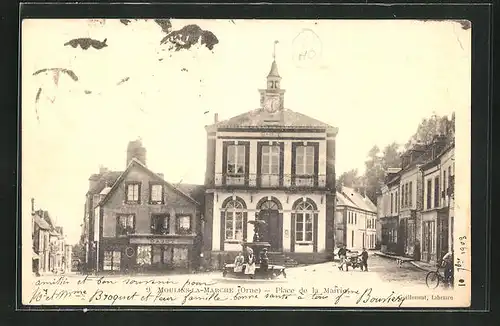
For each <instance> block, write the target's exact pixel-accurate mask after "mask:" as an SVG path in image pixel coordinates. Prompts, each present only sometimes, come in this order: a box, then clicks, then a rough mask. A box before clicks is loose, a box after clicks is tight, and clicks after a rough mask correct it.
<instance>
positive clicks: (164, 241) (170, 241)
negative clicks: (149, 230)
mask: <svg viewBox="0 0 500 326" xmlns="http://www.w3.org/2000/svg"><path fill="white" fill-rule="evenodd" d="M130 243H131V244H132V243H133V244H151V245H168V244H192V243H193V239H182V238H180V239H179V238H131V239H130Z"/></svg>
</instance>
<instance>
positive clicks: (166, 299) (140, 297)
mask: <svg viewBox="0 0 500 326" xmlns="http://www.w3.org/2000/svg"><path fill="white" fill-rule="evenodd" d="M33 284H34V287H33V291H32V293H31V295H30V297H29V299H28V300H27V303H28V304H34V305H38V304H53V305H64V304H71V305H110V306H116V305H127V304H129V305H130V304H132V305H148V304H160V305H163V304H164V305H173V306H182V305H216V306H217V305H218V306H223V305H231V304H236V305H238V304H240V303H243V304H251V305H252V304H253V305H263V304H264V303H263V302H267V303H268V304H269V305H283V304H286V303H287V302H289V303H290V304H292V305H298V306H300V305H301V304H303V303H306V302H316V303H317V304H318V305H324V306H387V307H401V306H403V305H404V304H405V302H406V301H407V300H409V301H411V300H424V301H428V300H440V301H443V300H452V299H450V298H449V296H439V295H434V296H413V295H409V294H404V293H397V292H395V291H380V290H379V289H378V290H377V289H374V288H371V287H370V288H352V287H342V286H337V285H332V286H329V287H323V288H319V287H314V286H311V287H304V286H302V287H296V286H292V285H289V284H281V285H276V284H269V283H268V284H266V286H261V285H257V286H256V285H254V284H229V283H225V282H222V283H220V282H217V281H213V280H200V279H190V278H185V279H182V278H176V279H169V278H166V277H161V278H156V279H155V278H147V277H129V276H128V277H116V276H115V277H113V276H91V275H86V276H81V277H66V276H61V277H55V278H53V279H46V280H36V281H35V282H34V283H33ZM301 302H302V303H301ZM313 304H315V303H313Z"/></svg>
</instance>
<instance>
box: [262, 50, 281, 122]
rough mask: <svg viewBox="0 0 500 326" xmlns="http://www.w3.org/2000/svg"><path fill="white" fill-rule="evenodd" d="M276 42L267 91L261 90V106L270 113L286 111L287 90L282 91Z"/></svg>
mask: <svg viewBox="0 0 500 326" xmlns="http://www.w3.org/2000/svg"><path fill="white" fill-rule="evenodd" d="M277 43H278V41H275V42H274V53H273V63H272V64H271V70H270V71H269V74H268V75H267V87H266V89H259V93H260V106H261V108H264V109H265V110H267V111H269V112H276V111H281V110H283V109H284V94H285V90H284V89H281V85H280V84H281V76H280V75H279V73H278V64H277V63H276V44H277Z"/></svg>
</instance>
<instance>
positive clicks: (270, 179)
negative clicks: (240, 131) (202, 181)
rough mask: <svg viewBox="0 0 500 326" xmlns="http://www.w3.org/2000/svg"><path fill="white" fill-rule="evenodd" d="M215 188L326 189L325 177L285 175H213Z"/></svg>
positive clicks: (321, 175) (322, 175)
mask: <svg viewBox="0 0 500 326" xmlns="http://www.w3.org/2000/svg"><path fill="white" fill-rule="evenodd" d="M215 186H216V187H250V188H299V189H300V188H326V187H327V182H326V175H324V174H320V175H291V174H285V175H283V176H281V175H279V174H248V175H234V174H225V173H216V174H215Z"/></svg>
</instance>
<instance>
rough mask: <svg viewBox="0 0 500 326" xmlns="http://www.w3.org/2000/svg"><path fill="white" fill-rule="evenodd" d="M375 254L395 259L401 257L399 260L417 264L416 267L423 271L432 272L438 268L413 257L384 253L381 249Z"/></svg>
mask: <svg viewBox="0 0 500 326" xmlns="http://www.w3.org/2000/svg"><path fill="white" fill-rule="evenodd" d="M374 254H375V255H377V256H380V257H384V258H389V259H394V260H397V259H399V260H401V261H402V262H404V263H410V264H412V265H413V266H415V267H416V268H418V269H420V270H423V271H426V272H430V271H435V270H436V266H434V265H431V264H428V263H426V262H422V261H417V260H414V259H412V258H408V257H403V256H397V255H391V254H386V253H383V252H381V251H376V252H374Z"/></svg>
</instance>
